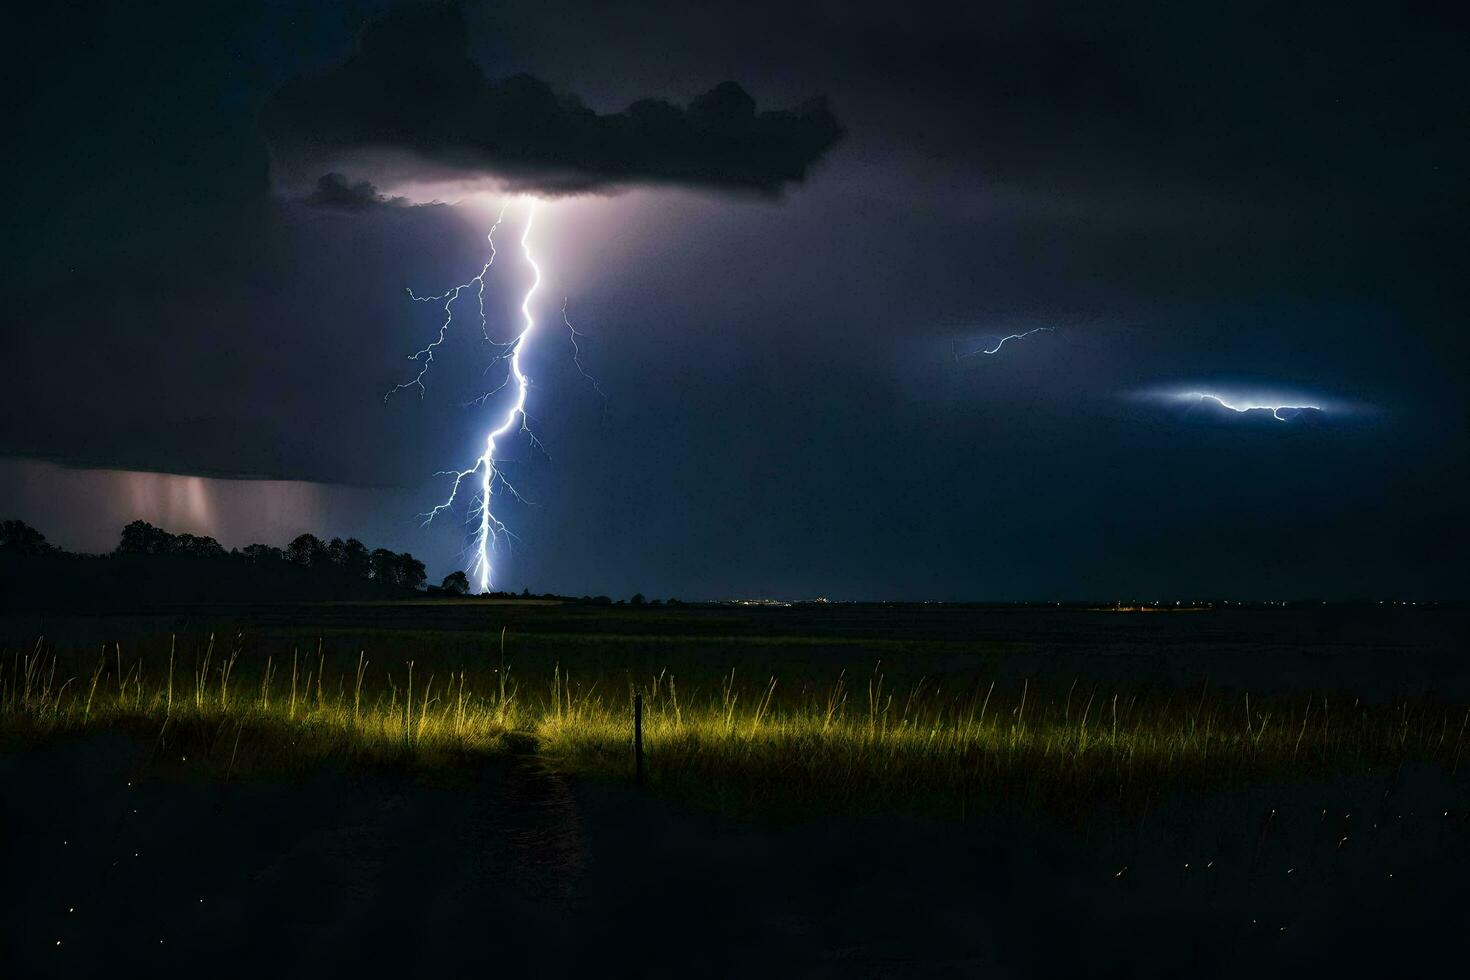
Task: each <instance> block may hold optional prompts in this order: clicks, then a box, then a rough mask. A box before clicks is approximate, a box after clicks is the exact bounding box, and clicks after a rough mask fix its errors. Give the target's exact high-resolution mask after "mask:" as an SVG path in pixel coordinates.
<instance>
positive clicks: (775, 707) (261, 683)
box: [0, 603, 1470, 814]
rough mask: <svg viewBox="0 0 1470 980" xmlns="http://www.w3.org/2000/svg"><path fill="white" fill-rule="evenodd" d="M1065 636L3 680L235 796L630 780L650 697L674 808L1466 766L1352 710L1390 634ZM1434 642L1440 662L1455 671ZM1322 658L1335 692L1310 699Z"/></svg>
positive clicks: (530, 630)
mask: <svg viewBox="0 0 1470 980" xmlns="http://www.w3.org/2000/svg"><path fill="white" fill-rule="evenodd" d="M233 615H235V616H236V617H237V620H239V619H240V618H241V616H242V614H240V613H238V612H236V613H234V614H233ZM293 615H294V616H295V617H296V619H295V621H293V620H292V618H291V617H292V616H293ZM1064 615H1065V614H1063V613H1059V612H1053V613H1041V614H1035V615H1030V616H1029V618H1028V617H1021V618H1017V619H1013V620H1012V621H1011V623H1010V624H1009V625H1011V627H1012V629H1011V630H1010V631H1006V630H1005V629H1004V626H1006V625H1007V623H1006V622H1005V620H1004V618H1003V614H1002V613H999V612H996V611H988V612H985V611H981V612H976V611H973V610H972V611H970V612H969V613H968V614H967V615H961V616H959V617H956V616H955V613H954V611H952V610H941V611H938V612H926V611H924V610H922V609H920V610H912V609H907V610H905V609H899V610H889V611H887V612H883V611H881V610H880V611H879V612H878V613H876V614H875V613H872V612H871V611H869V612H863V611H842V610H839V611H836V612H833V611H829V610H815V611H812V610H791V611H784V610H781V611H761V612H756V613H751V612H744V611H734V612H732V611H731V610H729V609H727V608H714V609H704V610H670V609H647V610H641V611H628V612H624V611H613V612H606V611H596V612H588V611H587V610H585V609H582V608H579V607H567V608H557V607H555V606H546V605H544V604H524V605H509V606H502V607H494V606H487V607H480V608H476V607H475V606H474V604H444V603H439V604H424V605H421V606H418V607H415V606H414V605H412V604H392V605H391V606H352V605H348V606H343V607H321V608H313V609H311V610H310V611H309V614H304V613H303V612H302V611H301V610H296V611H294V612H293V611H290V610H286V611H282V610H267V611H254V612H251V613H247V614H243V621H235V622H232V623H228V624H226V623H224V622H219V623H215V624H214V625H215V626H216V627H217V628H219V629H229V630H230V632H229V633H223V632H213V633H200V632H195V631H187V632H183V633H174V632H168V633H166V634H165V633H164V632H162V631H160V630H159V629H158V626H159V624H158V623H155V622H151V621H145V622H142V623H138V622H123V623H119V624H114V626H113V628H114V629H115V630H116V631H117V632H119V633H131V634H132V635H131V636H129V639H128V642H127V645H124V642H123V641H122V640H113V641H112V642H110V643H102V644H99V645H98V646H97V647H96V648H95V649H94V650H93V651H90V652H84V651H83V650H80V649H78V648H77V647H76V646H74V645H67V644H66V643H65V641H64V640H63V641H53V640H47V639H44V638H42V639H38V640H33V641H27V643H26V646H25V647H21V646H20V644H19V643H17V644H16V645H15V647H13V648H12V649H11V650H10V651H9V652H8V656H7V657H6V658H5V663H4V664H3V666H0V732H3V737H4V738H5V739H6V740H7V741H9V742H10V743H12V744H14V743H26V742H36V741H40V740H46V739H54V738H59V737H66V736H68V735H71V734H75V733H79V732H85V731H89V730H101V729H119V730H123V731H127V732H130V733H133V734H134V735H136V736H137V737H138V738H140V739H146V740H147V741H148V742H149V744H151V745H152V746H153V747H154V756H155V757H156V759H157V761H158V763H159V764H160V765H168V766H172V765H175V764H182V763H185V762H190V763H191V764H192V765H195V766H201V767H205V768H207V769H209V770H211V771H216V772H220V773H223V774H224V775H225V776H227V777H231V778H233V777H236V776H239V775H244V774H246V773H249V772H251V771H256V770H271V769H282V768H293V767H295V768H300V767H302V766H306V765H310V764H314V763H316V762H319V761H321V760H324V759H333V760H340V761H343V762H346V763H349V764H367V763H370V764H375V765H391V766H411V767H443V766H450V765H454V764H455V762H456V760H463V759H466V758H472V757H475V756H477V755H485V754H506V753H510V754H515V753H526V752H533V751H534V752H536V753H538V754H540V755H542V756H544V757H546V758H547V759H549V760H550V761H551V763H552V764H553V765H554V766H556V767H557V768H558V769H559V770H561V771H563V772H566V773H577V774H584V775H595V776H608V777H615V778H625V777H627V776H628V775H629V774H630V773H631V771H632V767H633V756H632V740H633V726H632V709H631V705H632V702H633V699H634V697H635V695H636V696H641V698H642V700H643V703H644V706H645V707H644V729H643V739H644V746H645V751H646V760H647V773H648V782H649V785H650V786H651V788H652V789H653V790H654V791H666V792H671V793H676V794H679V795H683V796H696V797H702V798H708V799H712V800H714V801H716V802H718V803H719V804H721V805H723V806H728V807H735V808H741V809H743V808H747V807H754V808H764V809H775V810H782V809H791V808H794V809H801V808H803V807H805V806H820V807H824V808H825V807H832V806H841V807H845V808H852V809H879V808H885V807H891V806H895V805H900V806H905V807H919V808H923V809H925V810H929V811H933V812H947V813H960V814H963V813H966V812H969V811H970V810H972V809H974V808H978V807H987V806H995V805H1004V806H1022V807H1026V806H1034V805H1035V806H1044V807H1048V808H1052V809H1056V808H1061V809H1064V810H1065V809H1070V810H1075V811H1085V810H1086V809H1087V808H1089V807H1092V806H1095V805H1098V804H1104V805H1107V806H1110V807H1111V806H1117V807H1120V808H1122V809H1124V810H1128V809H1130V808H1132V809H1139V808H1142V807H1146V806H1147V805H1149V802H1150V801H1151V800H1156V799H1157V798H1159V797H1160V796H1161V795H1162V794H1166V793H1173V792H1183V791H1190V790H1213V789H1219V788H1222V787H1230V786H1232V785H1237V784H1240V783H1242V782H1248V781H1251V780H1261V779H1279V778H1287V777H1290V778H1313V777H1321V776H1327V775H1333V774H1366V773H1372V772H1375V771H1376V772H1380V773H1383V772H1392V771H1394V770H1396V769H1397V768H1399V767H1402V766H1403V765H1405V764H1427V765H1431V766H1434V767H1437V768H1439V769H1442V770H1443V771H1445V772H1446V773H1449V774H1451V775H1457V774H1458V773H1459V771H1460V763H1461V758H1462V755H1463V754H1464V752H1465V749H1466V737H1467V725H1470V709H1467V705H1466V704H1465V703H1462V702H1460V701H1457V700H1455V699H1454V698H1453V697H1446V696H1445V695H1444V694H1443V693H1441V692H1440V691H1438V690H1435V689H1433V688H1431V687H1427V686H1425V685H1423V684H1420V685H1418V686H1417V688H1415V687H1414V686H1413V685H1409V686H1408V688H1409V689H1408V690H1404V689H1402V688H1403V687H1404V686H1405V685H1403V684H1402V683H1401V684H1400V687H1401V689H1400V690H1397V691H1395V690H1393V689H1392V688H1391V687H1390V685H1389V684H1388V683H1383V684H1380V685H1378V686H1376V687H1373V686H1371V685H1369V689H1366V690H1363V689H1360V690H1358V691H1356V692H1354V691H1352V690H1350V689H1347V688H1345V686H1344V678H1350V677H1352V676H1353V672H1354V670H1363V671H1366V673H1364V675H1363V676H1365V677H1367V678H1368V679H1369V680H1371V679H1372V678H1373V676H1374V674H1373V671H1374V670H1375V669H1378V670H1380V671H1381V675H1380V676H1382V677H1383V678H1385V679H1387V678H1389V677H1391V676H1393V671H1395V670H1397V671H1399V672H1400V673H1402V672H1403V671H1404V669H1405V667H1404V664H1403V663H1402V662H1399V663H1395V664H1393V665H1392V667H1391V668H1390V667H1388V666H1384V665H1382V664H1380V665H1379V666H1378V667H1377V668H1375V665H1374V661H1375V660H1378V661H1383V660H1386V659H1387V657H1388V656H1389V655H1390V654H1385V653H1384V652H1383V651H1381V650H1378V649H1377V648H1376V647H1372V646H1371V636H1369V637H1368V640H1367V641H1365V642H1368V643H1369V646H1368V647H1367V648H1355V647H1353V646H1351V645H1344V644H1343V643H1342V641H1341V640H1340V639H1339V638H1338V637H1335V636H1331V635H1329V636H1327V637H1325V638H1323V637H1321V636H1320V630H1317V629H1316V628H1309V629H1307V630H1305V631H1303V629H1302V624H1301V622H1300V621H1293V620H1291V619H1290V618H1287V617H1289V616H1290V615H1291V614H1289V613H1279V614H1260V613H1258V614H1257V617H1258V618H1257V619H1256V620H1241V619H1237V620H1236V621H1234V622H1233V623H1231V622H1228V621H1222V620H1221V619H1220V618H1219V614H1212V613H1201V614H1195V615H1191V616H1181V617H1172V620H1173V621H1171V622H1168V623H1158V624H1157V625H1155V623H1154V622H1152V621H1150V622H1144V621H1143V618H1140V617H1132V618H1131V620H1130V621H1128V622H1122V620H1124V619H1128V617H1122V616H1118V615H1113V614H1105V613H1094V614H1090V615H1089V614H1087V613H1085V611H1084V612H1074V613H1073V614H1072V615H1073V616H1081V617H1083V618H1082V619H1081V620H1075V621H1073V622H1067V621H1066V620H1065V619H1059V618H1058V617H1063V616H1064ZM1262 615H1276V616H1277V617H1278V618H1276V619H1275V620H1274V621H1273V620H1269V619H1268V620H1261V619H1259V617H1260V616H1262ZM1425 615H1431V614H1425ZM312 616H315V617H317V618H318V621H315V622H314V621H312V618H311V617H312ZM466 617H468V619H466ZM996 617H1002V618H1001V619H1000V620H999V622H998V623H997V622H996ZM1038 617H1039V618H1038ZM204 618H207V617H201V620H202V619H204ZM1165 618H1170V617H1160V616H1155V617H1151V619H1152V620H1160V619H1165ZM1262 622H1265V623H1266V624H1267V625H1266V626H1264V627H1263V626H1262V625H1261V624H1262ZM906 623H907V624H910V627H909V628H908V629H907V630H906V629H905V625H906ZM1038 623H1040V624H1042V625H1041V626H1038V625H1037V624H1038ZM87 625H88V627H89V628H96V627H97V626H98V624H97V623H89V624H87ZM185 625H186V626H188V625H190V624H187V623H186V624H185ZM496 625H498V626H499V629H496V628H495V626H496ZM1451 625H1454V624H1451ZM73 626H74V624H73ZM1222 626H1227V627H1229V628H1225V629H1222ZM487 627H488V628H487ZM13 628H14V627H13V626H12V629H13ZM104 628H105V624H104ZM313 629H314V631H315V632H316V634H317V635H316V636H315V637H312V636H311V635H310V631H312V630H313ZM1263 629H1264V630H1266V631H1267V632H1268V633H1269V635H1271V636H1272V637H1274V638H1275V639H1276V640H1277V641H1280V640H1281V639H1282V637H1283V636H1285V637H1287V638H1288V639H1290V637H1291V636H1292V632H1293V630H1295V631H1297V632H1298V633H1301V634H1302V635H1301V636H1297V637H1296V642H1297V646H1296V647H1295V648H1294V652H1293V653H1292V654H1291V655H1290V656H1287V655H1285V654H1282V653H1280V652H1279V651H1278V652H1276V653H1275V654H1273V653H1272V651H1271V649H1270V648H1269V647H1266V646H1263V645H1262V644H1261V643H1257V644H1255V645H1254V646H1252V645H1251V643H1250V642H1249V637H1248V635H1247V634H1248V633H1249V631H1250V630H1263ZM1089 630H1091V631H1094V632H1093V633H1089V632H1088V631H1089ZM62 631H63V633H64V632H66V629H65V627H63V630H62ZM73 631H74V632H75V629H73ZM1096 631H1101V632H1096ZM1138 631H1142V632H1141V633H1140V632H1138ZM1369 633H1371V631H1369ZM1038 635H1039V636H1040V637H1041V639H1040V640H1039V641H1038V639H1037V637H1038ZM1354 635H1357V636H1359V637H1362V636H1363V631H1362V630H1361V629H1357V630H1355V631H1354ZM1385 635H1388V633H1387V632H1386V633H1385ZM1304 636H1315V637H1317V639H1316V644H1315V645H1313V644H1312V643H1308V642H1304V640H1303V637H1304ZM1181 637H1184V638H1191V640H1190V642H1193V643H1195V644H1198V643H1199V642H1200V638H1201V637H1206V638H1212V639H1211V640H1210V643H1209V644H1208V649H1207V650H1206V652H1205V653H1201V652H1199V651H1198V650H1195V651H1188V650H1186V651H1185V655H1186V656H1187V657H1188V658H1191V659H1189V663H1190V664H1191V665H1193V666H1194V667H1195V668H1196V669H1197V670H1199V675H1198V676H1197V677H1188V676H1187V674H1185V673H1184V672H1183V671H1181V670H1180V669H1179V667H1178V665H1177V664H1175V665H1174V666H1173V667H1170V668H1168V669H1163V668H1161V664H1164V663H1165V662H1166V661H1167V660H1168V658H1169V657H1170V656H1171V655H1173V654H1178V653H1179V652H1180V647H1171V646H1169V645H1168V643H1169V641H1170V639H1171V638H1181ZM1180 642H1181V646H1182V644H1183V641H1182V640H1181V641H1180ZM1069 645H1071V646H1075V647H1076V650H1074V651H1073V653H1072V654H1071V655H1070V656H1071V659H1070V660H1068V659H1067V657H1065V656H1063V657H1061V659H1055V658H1054V660H1053V662H1051V663H1038V662H1036V660H1035V648H1037V647H1041V648H1044V649H1047V650H1051V651H1056V650H1066V649H1067V648H1068V647H1069ZM1433 647H1434V644H1433V642H1430V643H1428V644H1427V648H1426V649H1419V650H1417V651H1415V652H1416V654H1417V655H1418V657H1419V660H1418V661H1415V662H1421V661H1422V662H1423V663H1427V664H1428V665H1429V667H1428V668H1426V669H1434V668H1435V664H1436V661H1435V650H1434V649H1433ZM1216 648H1218V649H1216ZM1323 648H1327V649H1330V650H1331V652H1332V656H1331V657H1328V659H1327V660H1326V661H1325V662H1323V658H1324V657H1327V654H1324V653H1323V652H1322V649H1323ZM1119 649H1122V650H1123V651H1124V652H1123V653H1121V654H1120V653H1119V652H1118V651H1119ZM1242 649H1245V650H1246V651H1248V653H1247V654H1242V653H1241V652H1240V651H1241V650H1242ZM1445 649H1448V647H1446V648H1445ZM1221 650H1224V651H1226V652H1227V653H1230V654H1231V655H1232V656H1236V657H1239V656H1248V655H1254V656H1255V657H1257V658H1268V657H1273V656H1274V657H1275V660H1274V662H1272V663H1270V664H1267V665H1265V666H1266V669H1267V672H1268V673H1270V674H1271V676H1274V677H1275V678H1276V682H1275V683H1274V684H1269V685H1265V686H1259V685H1257V686H1256V687H1255V689H1254V690H1252V689H1251V685H1250V684H1249V683H1243V682H1242V676H1243V677H1244V679H1245V681H1247V682H1248V681H1249V680H1250V679H1251V678H1250V676H1249V671H1246V672H1245V674H1244V675H1242V676H1235V677H1232V676H1230V675H1231V671H1232V669H1233V670H1234V671H1235V673H1236V674H1237V675H1239V674H1240V673H1241V672H1240V670H1239V665H1238V664H1237V665H1235V666H1234V667H1233V668H1232V665H1231V664H1230V663H1228V662H1226V661H1224V660H1221ZM1109 652H1111V656H1109V655H1108V654H1109ZM1441 652H1442V651H1441ZM1028 657H1030V658H1032V661H1031V663H1030V666H1032V667H1034V668H1036V672H1035V673H1034V674H1033V673H1031V672H1026V673H1024V674H1021V675H1020V676H1018V672H1017V671H1016V669H1015V663H1014V662H1015V661H1021V662H1023V663H1024V662H1026V661H1027V658H1028ZM1088 657H1091V658H1092V661H1091V662H1088V660H1087V658H1088ZM1426 658H1427V659H1426ZM1227 659H1228V658H1227ZM1401 659H1402V658H1401ZM1364 660H1366V661H1367V664H1366V666H1364V665H1363V664H1362V663H1361V662H1362V661H1364ZM1300 662H1306V663H1316V664H1317V666H1318V669H1319V673H1320V674H1321V676H1319V677H1317V678H1312V677H1305V678H1301V677H1299V671H1298V667H1299V663H1300ZM1069 664H1070V666H1072V667H1074V668H1076V669H1075V670H1073V671H1071V672H1068V671H1067V667H1068V665H1069ZM1099 664H1102V665H1105V666H1106V667H1107V668H1108V669H1107V670H1104V671H1102V672H1099V671H1098V669H1097V667H1098V665H1099ZM1084 668H1085V669H1086V672H1084ZM1211 670H1213V671H1215V673H1216V674H1217V675H1218V674H1220V673H1224V674H1225V675H1226V676H1225V679H1224V681H1223V682H1222V681H1220V680H1213V681H1212V680H1211V676H1210V671H1211ZM1294 679H1295V680H1296V683H1295V684H1293V683H1292V682H1293V680H1294ZM1303 680H1305V683H1303V682H1302V681H1303ZM1400 680H1402V678H1400ZM1445 686H1446V687H1447V688H1450V689H1451V690H1453V684H1452V683H1449V682H1448V680H1447V682H1446V685H1445Z"/></svg>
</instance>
